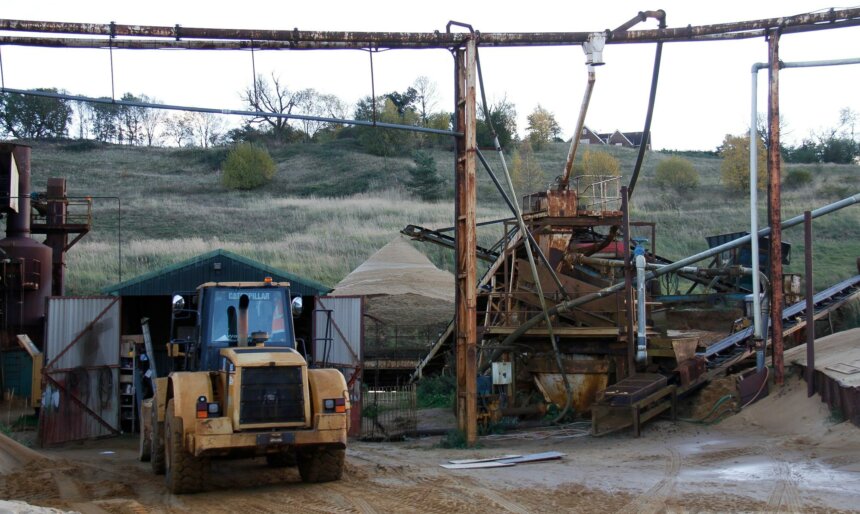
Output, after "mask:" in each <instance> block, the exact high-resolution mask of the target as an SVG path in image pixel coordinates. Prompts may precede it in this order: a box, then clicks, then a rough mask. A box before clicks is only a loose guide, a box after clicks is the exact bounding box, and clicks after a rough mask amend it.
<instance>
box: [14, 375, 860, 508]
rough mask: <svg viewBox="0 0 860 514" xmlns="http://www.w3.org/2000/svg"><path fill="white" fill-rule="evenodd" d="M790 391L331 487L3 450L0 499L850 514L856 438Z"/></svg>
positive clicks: (390, 467)
mask: <svg viewBox="0 0 860 514" xmlns="http://www.w3.org/2000/svg"><path fill="white" fill-rule="evenodd" d="M797 382H798V381H797V380H796V379H793V381H792V382H791V383H790V385H789V387H787V388H786V389H785V390H783V391H782V392H781V393H779V394H773V395H771V397H769V398H767V399H765V400H762V401H761V402H759V403H757V404H756V405H753V406H752V407H750V408H748V409H746V410H745V411H743V412H742V413H741V414H740V415H737V416H735V417H733V418H731V419H730V420H728V421H726V422H724V423H722V424H720V425H717V426H711V427H706V426H701V425H692V424H683V423H679V424H674V423H671V422H669V421H658V422H655V423H652V424H650V425H648V426H647V427H646V429H645V430H644V431H643V436H642V437H641V438H639V439H634V438H632V437H631V436H630V435H629V434H624V433H621V434H614V435H611V436H607V437H604V438H592V437H577V438H566V439H554V438H545V439H538V438H535V437H533V436H529V434H528V433H523V434H521V435H519V436H518V437H517V438H516V439H508V440H501V441H500V440H482V442H481V447H480V448H478V449H470V450H465V449H461V450H457V449H441V448H439V447H438V441H439V438H438V437H437V438H425V439H417V440H412V441H406V442H401V443H385V444H380V443H361V442H356V443H352V444H351V445H350V447H349V449H348V452H347V469H346V473H345V476H344V479H343V480H342V481H340V482H336V483H328V484H311V485H307V484H303V483H302V482H301V481H300V479H299V477H298V473H297V471H296V470H295V469H286V470H271V469H269V468H267V467H266V466H265V463H264V462H263V460H262V459H254V460H242V461H220V462H216V463H215V466H214V467H213V472H212V478H211V483H210V486H209V491H208V492H206V493H201V494H194V495H184V496H174V495H171V494H169V493H167V492H166V491H165V488H164V485H163V478H162V477H160V476H154V475H152V474H151V473H150V472H149V467H148V464H144V463H140V462H137V460H136V439H135V438H132V437H122V438H115V439H106V440H101V441H90V442H86V443H81V444H71V445H67V446H65V447H63V448H61V449H51V450H44V451H42V452H41V453H42V454H44V455H45V456H47V457H49V459H48V460H46V459H43V458H40V454H36V453H35V452H32V451H28V450H26V449H23V450H22V449H21V448H20V447H17V446H16V445H15V444H14V443H10V442H9V441H3V442H2V444H0V446H2V449H3V450H5V451H3V453H4V454H10V453H11V454H13V455H14V456H13V457H8V456H5V457H4V458H3V460H0V463H2V464H0V465H2V466H3V468H2V469H0V471H2V473H3V474H2V475H0V498H3V499H7V500H13V501H19V502H21V501H23V502H27V503H28V504H30V505H34V506H39V507H49V508H57V509H63V510H73V511H78V512H84V513H90V512H116V513H119V512H131V513H143V512H245V513H255V512H357V513H374V512H416V511H418V512H439V513H445V514H452V513H454V512H667V511H669V512H682V511H683V512H698V511H769V512H796V511H830V512H832V511H846V512H847V511H855V510H856V509H857V506H858V504H860V429H858V428H857V427H855V426H853V425H850V424H846V423H840V424H833V423H831V422H830V421H829V420H828V415H829V413H828V412H827V409H826V407H825V406H823V404H821V403H820V402H819V401H818V400H817V398H811V399H808V398H806V396H805V393H804V389H805V386H804V384H803V383H797ZM543 433H544V434H548V433H551V432H543ZM546 450H558V451H561V452H564V453H566V456H565V457H564V458H563V459H562V460H560V461H551V462H544V463H533V464H520V465H518V466H515V467H510V468H496V469H484V470H468V471H466V470H459V471H450V470H445V469H443V468H441V467H439V464H441V463H443V462H445V461H447V460H449V459H458V458H459V459H462V458H473V457H490V456H495V455H501V454H508V453H532V452H540V451H546ZM19 506H20V504H19ZM0 511H4V505H2V504H0ZM9 511H12V512H19V511H21V510H12V509H10V510H9Z"/></svg>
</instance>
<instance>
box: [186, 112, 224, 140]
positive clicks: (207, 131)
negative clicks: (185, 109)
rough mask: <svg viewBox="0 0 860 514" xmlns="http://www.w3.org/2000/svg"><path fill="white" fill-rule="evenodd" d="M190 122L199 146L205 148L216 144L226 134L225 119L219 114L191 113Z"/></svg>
mask: <svg viewBox="0 0 860 514" xmlns="http://www.w3.org/2000/svg"><path fill="white" fill-rule="evenodd" d="M189 121H190V123H191V125H192V127H193V131H194V135H195V136H196V139H197V142H198V144H199V145H200V146H202V147H203V148H209V146H211V145H214V144H216V143H217V141H218V139H219V138H220V137H221V135H222V134H223V132H224V119H223V118H222V117H221V116H220V115H218V114H213V113H209V112H194V113H190V116H189Z"/></svg>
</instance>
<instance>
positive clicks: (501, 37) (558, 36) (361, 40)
mask: <svg viewBox="0 0 860 514" xmlns="http://www.w3.org/2000/svg"><path fill="white" fill-rule="evenodd" d="M858 18H860V8H852V9H840V10H835V9H831V10H828V11H824V12H817V13H805V14H799V15H796V16H787V17H781V18H767V19H758V20H749V21H741V22H731V23H719V24H713V25H700V26H695V27H693V26H687V27H678V28H668V29H667V28H664V29H656V30H640V31H625V32H620V33H618V34H613V35H612V37H611V38H610V40H609V41H607V43H633V42H656V41H659V40H662V41H689V40H690V39H691V38H695V37H702V36H712V35H733V36H737V37H744V36H746V37H760V36H761V35H762V34H761V32H760V31H762V30H767V29H775V28H782V29H783V30H784V31H785V32H788V31H792V30H797V31H801V30H816V29H821V28H822V24H826V25H824V26H826V27H828V28H834V27H837V26H843V25H845V24H846V23H850V22H856V21H857V19H858ZM179 29H181V30H179ZM0 30H3V31H22V32H34V33H55V34H78V35H101V36H109V35H111V33H113V34H115V35H116V36H130V37H150V38H164V39H170V40H174V41H176V40H177V39H180V40H181V39H208V40H246V41H250V40H254V42H255V44H256V45H257V46H258V47H259V46H261V45H262V44H263V43H265V42H268V41H281V42H290V43H292V44H300V43H305V44H317V45H319V44H332V43H338V44H340V45H343V46H342V47H343V48H367V46H368V43H370V44H373V45H378V46H380V47H382V46H386V47H390V48H398V47H400V48H405V47H408V46H410V45H411V46H413V47H414V46H418V45H421V46H425V47H435V48H457V47H461V46H462V45H463V44H464V43H465V42H466V40H467V39H468V38H469V37H470V36H469V35H468V34H462V33H450V32H448V33H442V32H438V31H437V32H432V33H430V32H424V33H416V32H329V31H299V30H297V29H294V30H254V29H251V30H242V29H217V28H197V27H181V28H180V27H179V26H178V25H177V26H173V27H165V26H145V25H122V24H94V23H62V22H46V21H31V20H10V19H2V20H0ZM756 31H758V32H756ZM589 34H591V32H546V33H539V32H538V33H535V32H520V33H482V34H480V39H481V44H482V45H484V46H522V45H535V46H541V45H559V44H581V43H583V42H585V41H586V40H587V39H588V36H589ZM236 42H238V41H236Z"/></svg>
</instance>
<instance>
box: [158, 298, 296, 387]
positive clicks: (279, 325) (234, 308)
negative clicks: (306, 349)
mask: <svg viewBox="0 0 860 514" xmlns="http://www.w3.org/2000/svg"><path fill="white" fill-rule="evenodd" d="M192 301H193V302H194V303H196V311H195V312H193V314H192V313H189V310H190V309H188V308H183V309H178V308H176V307H177V306H176V303H175V304H174V324H173V325H174V328H175V330H174V334H173V339H174V341H182V340H183V339H182V337H181V334H180V332H181V331H182V330H183V329H182V326H183V324H182V323H178V321H179V320H177V319H176V318H177V316H179V317H183V316H184V317H185V318H189V319H193V326H194V328H193V332H194V336H196V337H193V341H191V340H190V339H186V340H187V341H189V342H190V343H191V344H187V345H186V348H187V349H186V351H185V353H186V355H185V359H184V360H185V365H184V366H183V368H184V369H186V370H189V371H192V370H209V371H214V370H217V369H218V367H219V364H220V356H219V353H220V350H221V349H222V348H230V347H281V348H295V332H294V330H293V320H292V316H291V313H292V309H291V303H290V291H289V288H288V287H286V286H285V285H282V284H277V283H275V284H273V283H212V284H203V285H202V286H200V287H199V288H198V290H197V294H196V295H195V296H194V298H193V300H192ZM177 303H178V302H177ZM186 324H188V323H187V322H186ZM184 330H186V331H187V330H188V329H187V328H186V329H184Z"/></svg>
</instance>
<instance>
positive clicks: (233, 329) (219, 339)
mask: <svg viewBox="0 0 860 514" xmlns="http://www.w3.org/2000/svg"><path fill="white" fill-rule="evenodd" d="M286 296H287V295H286V291H285V290H284V289H279V288H274V287H264V288H254V289H251V288H241V289H240V288H229V289H226V288H225V289H221V288H218V289H215V291H213V295H212V297H211V304H210V308H211V309H212V310H211V311H210V312H211V316H210V327H209V335H210V337H209V340H210V341H212V342H213V343H215V345H216V346H237V345H238V346H242V345H241V344H240V341H239V340H238V337H239V332H240V330H239V328H240V327H239V324H240V323H239V318H240V317H241V311H242V309H245V308H246V309H247V318H248V327H247V334H248V335H251V334H253V333H255V332H262V333H265V334H266V335H267V336H268V337H267V339H268V340H267V344H270V345H273V346H274V345H277V346H292V338H291V337H289V334H290V330H289V329H290V328H291V326H290V318H289V310H287V309H288V307H287V305H286ZM243 297H245V298H246V300H243ZM243 302H245V303H243ZM285 313H286V316H285ZM219 343H222V344H219Z"/></svg>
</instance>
